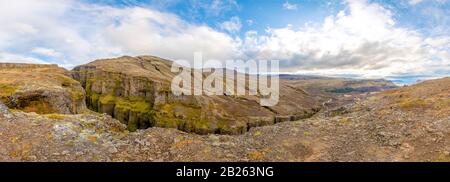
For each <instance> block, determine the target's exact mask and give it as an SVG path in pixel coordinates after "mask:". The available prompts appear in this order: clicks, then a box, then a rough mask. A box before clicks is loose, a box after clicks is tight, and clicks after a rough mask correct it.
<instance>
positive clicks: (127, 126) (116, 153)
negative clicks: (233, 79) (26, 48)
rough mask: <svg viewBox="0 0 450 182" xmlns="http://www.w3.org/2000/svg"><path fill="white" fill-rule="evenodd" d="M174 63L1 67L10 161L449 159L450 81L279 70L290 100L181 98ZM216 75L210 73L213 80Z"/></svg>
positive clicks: (4, 156) (129, 60) (2, 148)
mask: <svg viewBox="0 0 450 182" xmlns="http://www.w3.org/2000/svg"><path fill="white" fill-rule="evenodd" d="M170 66H171V61H169V60H166V59H162V58H158V57H154V56H138V57H130V56H123V57H118V58H112V59H100V60H96V61H93V62H91V63H88V64H85V65H80V66H77V67H75V68H74V69H73V70H71V71H68V70H65V69H63V68H60V67H58V66H57V65H34V64H8V63H1V64H0V76H1V77H0V88H1V89H0V141H2V142H1V144H0V161H449V159H450V154H449V152H450V148H448V146H450V145H449V144H450V143H449V142H450V140H448V138H449V135H450V126H449V123H450V120H449V119H450V100H449V98H450V80H449V78H441V79H436V80H429V81H424V82H421V83H417V84H414V85H411V86H403V87H397V86H395V85H394V84H392V83H391V82H389V81H386V80H358V79H347V78H330V77H321V76H304V75H280V78H281V80H280V93H279V94H280V101H279V104H278V105H276V106H271V107H263V106H261V105H260V104H259V98H258V95H255V96H232V95H220V96H216V95H214V96H207V95H201V96H187V95H183V96H175V95H173V94H172V93H171V92H170V82H171V80H172V78H173V77H174V76H175V73H172V72H171V71H170ZM205 76H206V75H205Z"/></svg>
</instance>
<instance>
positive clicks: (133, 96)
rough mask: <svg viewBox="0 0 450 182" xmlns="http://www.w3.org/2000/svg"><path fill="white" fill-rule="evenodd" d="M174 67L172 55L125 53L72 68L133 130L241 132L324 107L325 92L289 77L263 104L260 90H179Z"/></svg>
mask: <svg viewBox="0 0 450 182" xmlns="http://www.w3.org/2000/svg"><path fill="white" fill-rule="evenodd" d="M170 68H171V61H168V60H164V59H161V58H157V57H153V56H140V57H128V56H124V57H120V58H114V59H103V60H96V61H94V62H91V63H89V64H86V65H81V66H78V67H76V68H75V69H74V70H73V71H72V72H73V76H74V78H75V79H76V80H78V81H80V82H81V84H82V86H83V87H84V88H85V90H86V94H87V95H86V97H87V106H88V107H89V108H90V109H91V110H94V111H98V112H101V113H107V114H109V115H111V116H113V117H114V118H116V119H118V120H120V121H122V122H123V123H125V124H127V125H128V128H129V129H130V130H132V131H134V130H136V129H145V128H148V127H151V126H159V127H171V128H178V129H180V130H182V131H188V132H195V133H199V134H206V133H220V134H239V133H244V132H246V131H247V130H248V129H249V128H251V127H254V126H260V125H267V124H273V123H276V122H281V121H291V120H298V119H301V118H307V117H310V116H311V115H313V114H314V113H315V112H317V111H318V110H319V109H320V107H321V102H322V101H321V98H318V97H315V95H313V94H308V93H306V92H304V91H303V90H301V89H296V88H293V87H291V86H289V85H287V84H285V83H284V82H281V83H280V99H279V103H278V104H277V105H276V106H273V107H261V105H260V103H259V102H260V97H259V96H258V95H255V96H250V95H246V96H228V95H218V96H207V95H201V96H192V95H182V96H175V95H173V94H172V92H171V91H170V84H171V81H172V79H173V77H174V76H175V75H176V74H177V73H172V72H171V71H170ZM204 76H205V75H204ZM226 79H227V78H226ZM226 79H225V80H226ZM224 84H225V83H224ZM246 89H247V90H248V88H246Z"/></svg>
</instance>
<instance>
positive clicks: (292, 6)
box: [283, 1, 297, 10]
mask: <svg viewBox="0 0 450 182" xmlns="http://www.w3.org/2000/svg"><path fill="white" fill-rule="evenodd" d="M283 9H286V10H297V4H293V3H292V4H291V3H289V2H288V1H286V2H285V3H283Z"/></svg>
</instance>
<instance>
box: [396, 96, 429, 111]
mask: <svg viewBox="0 0 450 182" xmlns="http://www.w3.org/2000/svg"><path fill="white" fill-rule="evenodd" d="M427 106H428V104H427V103H426V101H425V100H423V99H419V98H407V99H403V100H401V101H400V107H401V108H403V109H414V108H425V107H427Z"/></svg>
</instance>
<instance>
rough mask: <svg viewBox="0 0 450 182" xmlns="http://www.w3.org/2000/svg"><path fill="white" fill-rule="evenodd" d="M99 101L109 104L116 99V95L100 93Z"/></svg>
mask: <svg viewBox="0 0 450 182" xmlns="http://www.w3.org/2000/svg"><path fill="white" fill-rule="evenodd" d="M99 101H100V103H101V104H111V103H114V102H115V101H116V97H114V96H113V95H111V94H108V95H101V96H100V97H99Z"/></svg>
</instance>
